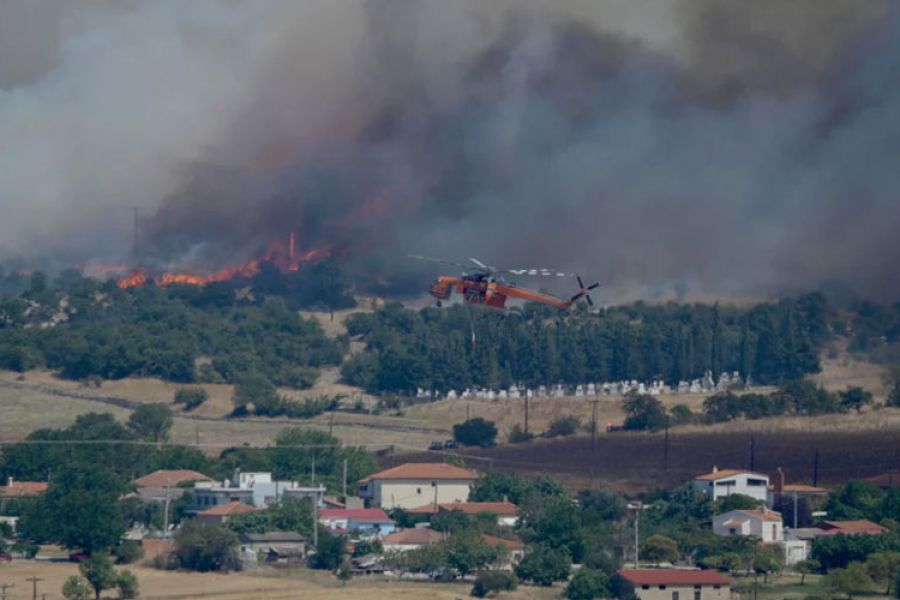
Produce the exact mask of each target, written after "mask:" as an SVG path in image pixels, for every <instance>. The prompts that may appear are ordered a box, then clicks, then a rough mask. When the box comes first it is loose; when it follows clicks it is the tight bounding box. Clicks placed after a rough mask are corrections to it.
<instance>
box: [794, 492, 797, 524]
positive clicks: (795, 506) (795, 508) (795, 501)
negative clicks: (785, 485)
mask: <svg viewBox="0 0 900 600" xmlns="http://www.w3.org/2000/svg"><path fill="white" fill-rule="evenodd" d="M794 529H797V492H794Z"/></svg>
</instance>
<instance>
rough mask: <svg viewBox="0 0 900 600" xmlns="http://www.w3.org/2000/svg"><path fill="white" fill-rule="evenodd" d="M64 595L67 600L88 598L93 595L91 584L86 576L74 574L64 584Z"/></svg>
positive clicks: (85, 599) (86, 599)
mask: <svg viewBox="0 0 900 600" xmlns="http://www.w3.org/2000/svg"><path fill="white" fill-rule="evenodd" d="M62 595H63V597H65V598H66V600H88V598H90V597H91V584H89V583H88V582H87V581H85V579H84V577H79V576H78V575H72V576H71V577H69V578H68V579H66V582H65V583H64V584H63V587H62Z"/></svg>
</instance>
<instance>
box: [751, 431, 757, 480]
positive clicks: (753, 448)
mask: <svg viewBox="0 0 900 600" xmlns="http://www.w3.org/2000/svg"><path fill="white" fill-rule="evenodd" d="M755 464H756V436H755V435H753V434H752V433H751V434H750V470H751V471H752V470H753V468H754V466H755Z"/></svg>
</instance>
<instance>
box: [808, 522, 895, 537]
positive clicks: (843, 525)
mask: <svg viewBox="0 0 900 600" xmlns="http://www.w3.org/2000/svg"><path fill="white" fill-rule="evenodd" d="M819 529H821V530H822V533H820V534H819V536H826V535H881V534H882V533H887V531H888V530H887V528H885V527H882V526H881V525H878V524H877V523H873V522H872V521H868V520H866V519H857V520H855V521H822V522H821V523H819Z"/></svg>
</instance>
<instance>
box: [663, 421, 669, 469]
mask: <svg viewBox="0 0 900 600" xmlns="http://www.w3.org/2000/svg"><path fill="white" fill-rule="evenodd" d="M663 444H664V446H663V471H668V470H669V415H666V437H665V440H664V441H663Z"/></svg>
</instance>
